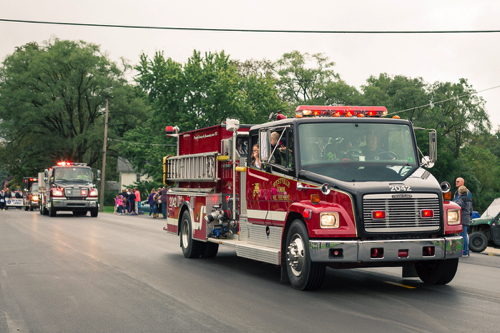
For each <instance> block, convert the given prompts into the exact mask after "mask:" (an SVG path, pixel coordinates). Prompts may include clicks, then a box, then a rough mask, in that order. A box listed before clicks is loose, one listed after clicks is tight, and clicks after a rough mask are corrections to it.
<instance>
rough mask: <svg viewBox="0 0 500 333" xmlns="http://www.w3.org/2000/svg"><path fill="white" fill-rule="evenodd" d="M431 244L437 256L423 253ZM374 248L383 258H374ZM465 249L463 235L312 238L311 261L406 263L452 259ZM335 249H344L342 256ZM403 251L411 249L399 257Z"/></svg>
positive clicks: (310, 246) (310, 247)
mask: <svg viewBox="0 0 500 333" xmlns="http://www.w3.org/2000/svg"><path fill="white" fill-rule="evenodd" d="M428 246H433V247H434V255H433V256H424V255H423V248H424V247H428ZM372 248H382V249H383V253H384V255H383V257H381V258H371V249H372ZM462 249H463V239H462V237H461V236H451V237H441V238H429V239H407V240H383V241H344V242H343V241H339V240H321V241H320V240H310V241H309V252H310V255H311V260H312V261H316V262H381V261H382V262H398V261H399V262H404V261H414V260H436V259H445V258H446V259H450V258H459V257H461V256H462ZM335 250H342V251H341V253H342V255H341V256H335V255H334V254H333V252H335ZM399 250H408V256H407V257H399V256H398V252H399ZM339 253H340V252H339Z"/></svg>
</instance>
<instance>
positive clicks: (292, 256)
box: [286, 235, 306, 276]
mask: <svg viewBox="0 0 500 333" xmlns="http://www.w3.org/2000/svg"><path fill="white" fill-rule="evenodd" d="M286 260H287V264H288V265H289V266H290V268H291V269H292V273H293V275H295V276H300V275H301V274H302V270H303V269H304V264H305V261H306V257H305V247H304V241H303V240H302V237H300V235H293V237H292V240H291V241H290V245H288V251H287V253H286Z"/></svg>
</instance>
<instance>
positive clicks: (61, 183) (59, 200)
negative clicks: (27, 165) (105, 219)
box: [38, 161, 101, 217]
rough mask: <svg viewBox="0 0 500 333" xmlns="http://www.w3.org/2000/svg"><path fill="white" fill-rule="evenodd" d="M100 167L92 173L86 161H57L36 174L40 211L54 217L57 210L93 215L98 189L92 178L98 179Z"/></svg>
mask: <svg viewBox="0 0 500 333" xmlns="http://www.w3.org/2000/svg"><path fill="white" fill-rule="evenodd" d="M100 174H101V171H100V170H97V175H96V176H94V172H93V171H92V168H91V167H89V166H88V165H87V164H86V163H73V162H67V161H64V162H58V163H57V165H54V166H53V167H51V168H49V169H45V170H44V172H40V173H39V174H38V180H39V182H38V187H39V195H40V214H41V215H49V216H51V217H55V216H56V214H57V212H58V211H70V212H72V213H73V215H77V216H79V215H87V212H90V216H92V217H97V215H98V213H99V203H98V191H97V187H96V185H95V182H94V181H95V180H97V181H100Z"/></svg>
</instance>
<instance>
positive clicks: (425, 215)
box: [420, 209, 434, 218]
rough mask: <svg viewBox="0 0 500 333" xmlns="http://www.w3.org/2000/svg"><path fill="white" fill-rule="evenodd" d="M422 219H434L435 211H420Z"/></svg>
mask: <svg viewBox="0 0 500 333" xmlns="http://www.w3.org/2000/svg"><path fill="white" fill-rule="evenodd" d="M420 217H422V218H430V217H434V211H433V210H432V209H422V210H421V211H420Z"/></svg>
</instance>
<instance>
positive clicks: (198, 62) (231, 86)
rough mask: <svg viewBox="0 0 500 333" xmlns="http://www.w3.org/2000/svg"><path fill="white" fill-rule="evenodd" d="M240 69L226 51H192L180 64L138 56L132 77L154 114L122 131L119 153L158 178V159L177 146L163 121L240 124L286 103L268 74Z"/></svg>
mask: <svg viewBox="0 0 500 333" xmlns="http://www.w3.org/2000/svg"><path fill="white" fill-rule="evenodd" d="M242 68H243V67H241V66H240V64H239V62H237V61H232V60H231V59H230V57H229V56H228V55H226V54H225V53H224V52H219V53H211V52H207V53H205V54H204V55H202V54H201V53H200V52H198V51H194V52H193V54H192V56H191V57H189V58H188V59H187V61H186V63H185V64H184V65H183V64H181V63H178V62H176V61H174V60H172V59H171V58H165V56H164V54H163V53H162V52H157V53H156V54H155V55H154V56H153V58H151V59H150V58H149V57H147V56H146V55H144V54H143V55H141V58H140V63H139V65H138V66H137V67H136V70H137V71H138V73H139V74H138V75H137V77H136V81H137V83H138V84H139V86H140V87H141V88H142V89H143V91H144V93H146V94H148V106H149V107H150V108H151V110H152V117H151V119H150V120H149V122H148V123H147V124H145V125H144V126H140V127H136V128H135V129H133V130H130V131H128V132H127V133H126V134H125V136H124V137H125V140H126V141H128V142H129V143H127V144H123V145H121V146H120V149H121V151H123V152H124V153H125V154H126V155H127V156H128V157H129V159H130V160H131V162H132V164H133V165H134V166H136V167H138V168H140V169H141V170H145V171H146V172H147V173H148V174H149V175H150V176H152V177H153V178H154V179H155V180H156V181H159V180H161V177H162V167H161V163H162V157H163V156H166V155H168V154H174V153H175V147H172V146H169V145H175V139H169V138H167V137H166V136H165V134H164V132H163V129H164V128H165V126H166V125H176V126H178V127H179V128H180V130H181V132H184V131H189V130H193V129H197V128H203V127H207V126H213V125H218V124H221V123H222V122H224V121H225V120H226V119H227V118H229V117H232V118H237V119H239V120H240V123H242V124H252V123H262V122H264V121H265V120H266V119H267V118H268V116H269V114H270V113H271V112H276V111H278V110H282V109H284V108H286V107H287V104H286V103H284V102H283V101H281V99H280V98H279V97H278V90H277V89H276V86H275V83H276V82H275V79H274V78H273V77H272V76H270V75H267V74H266V73H265V72H260V73H259V72H256V71H253V70H247V71H245V70H243V69H242ZM133 142H136V143H133ZM137 142H140V143H142V144H138V143H137Z"/></svg>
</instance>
